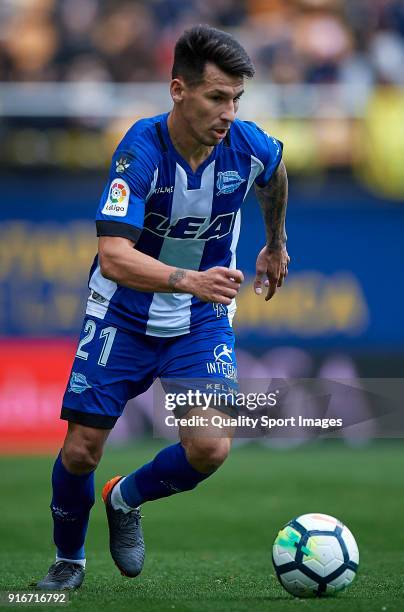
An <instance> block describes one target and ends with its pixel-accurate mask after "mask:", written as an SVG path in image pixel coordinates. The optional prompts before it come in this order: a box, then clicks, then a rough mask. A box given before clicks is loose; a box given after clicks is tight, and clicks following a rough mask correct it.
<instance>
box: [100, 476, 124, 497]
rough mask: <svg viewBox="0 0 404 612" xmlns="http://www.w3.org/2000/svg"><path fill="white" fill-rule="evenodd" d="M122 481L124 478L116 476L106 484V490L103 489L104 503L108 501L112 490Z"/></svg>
mask: <svg viewBox="0 0 404 612" xmlns="http://www.w3.org/2000/svg"><path fill="white" fill-rule="evenodd" d="M121 479H122V476H115V477H114V478H111V480H108V482H107V483H105V485H104V488H103V489H102V499H103V501H104V503H105V502H106V501H107V497H108V493H109V492H110V491H111V489H113V488H114V486H115V485H116V483H117V482H118V481H119V480H121Z"/></svg>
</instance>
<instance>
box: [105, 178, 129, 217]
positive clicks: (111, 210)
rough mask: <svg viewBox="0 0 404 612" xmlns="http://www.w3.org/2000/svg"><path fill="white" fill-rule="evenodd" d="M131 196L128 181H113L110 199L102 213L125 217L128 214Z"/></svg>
mask: <svg viewBox="0 0 404 612" xmlns="http://www.w3.org/2000/svg"><path fill="white" fill-rule="evenodd" d="M129 194H130V189H129V185H128V183H127V182H126V181H124V180H123V179H115V180H113V181H112V183H111V185H110V188H109V192H108V199H107V201H106V202H105V204H104V208H103V209H102V211H101V213H102V214H103V215H112V216H114V217H124V216H125V215H126V213H127V212H128V204H129Z"/></svg>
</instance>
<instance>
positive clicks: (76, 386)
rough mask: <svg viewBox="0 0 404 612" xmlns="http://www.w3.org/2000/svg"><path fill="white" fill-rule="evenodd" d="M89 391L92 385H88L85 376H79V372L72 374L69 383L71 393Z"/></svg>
mask: <svg viewBox="0 0 404 612" xmlns="http://www.w3.org/2000/svg"><path fill="white" fill-rule="evenodd" d="M87 389H91V385H89V384H88V382H87V378H86V377H85V376H84V374H79V373H78V372H72V375H71V377H70V383H69V391H73V393H83V391H86V390H87Z"/></svg>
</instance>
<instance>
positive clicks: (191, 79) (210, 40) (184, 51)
mask: <svg viewBox="0 0 404 612" xmlns="http://www.w3.org/2000/svg"><path fill="white" fill-rule="evenodd" d="M206 62H212V63H213V64H215V65H216V66H217V67H218V68H220V70H223V72H226V73H228V74H230V75H232V76H240V77H244V76H246V77H253V76H254V73H255V68H254V65H253V63H252V61H251V59H250V58H249V56H248V55H247V52H246V51H245V49H244V48H243V47H242V46H241V45H240V43H239V42H237V40H236V39H235V38H233V36H231V34H227V32H222V30H217V29H216V28H212V27H210V26H207V25H199V26H196V27H194V28H191V29H190V30H185V32H184V33H183V34H182V35H181V36H180V38H179V39H178V40H177V43H176V45H175V50H174V63H173V68H172V73H171V74H172V78H173V79H175V78H177V77H179V76H181V77H182V78H183V79H184V80H185V81H186V83H188V84H189V85H190V84H192V85H197V84H199V83H201V82H202V81H203V73H204V70H205V64H206Z"/></svg>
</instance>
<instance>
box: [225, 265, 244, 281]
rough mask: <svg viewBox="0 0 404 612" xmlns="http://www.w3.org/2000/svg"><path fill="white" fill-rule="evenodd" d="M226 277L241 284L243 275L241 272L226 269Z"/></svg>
mask: <svg viewBox="0 0 404 612" xmlns="http://www.w3.org/2000/svg"><path fill="white" fill-rule="evenodd" d="M225 274H226V277H227V278H230V279H231V280H233V281H234V282H236V283H242V282H243V280H244V274H243V273H242V271H241V270H232V269H230V268H226V272H225Z"/></svg>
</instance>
